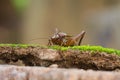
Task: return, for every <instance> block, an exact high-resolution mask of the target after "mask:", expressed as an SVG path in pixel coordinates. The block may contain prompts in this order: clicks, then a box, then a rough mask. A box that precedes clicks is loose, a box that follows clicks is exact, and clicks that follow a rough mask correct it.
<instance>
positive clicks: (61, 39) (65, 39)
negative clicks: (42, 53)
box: [48, 29, 85, 46]
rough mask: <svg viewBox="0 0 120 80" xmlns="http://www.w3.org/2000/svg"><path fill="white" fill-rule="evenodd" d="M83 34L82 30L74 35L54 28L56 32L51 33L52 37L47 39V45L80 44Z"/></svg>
mask: <svg viewBox="0 0 120 80" xmlns="http://www.w3.org/2000/svg"><path fill="white" fill-rule="evenodd" d="M84 35H85V31H82V32H81V33H80V34H78V35H76V36H69V35H67V34H66V33H63V32H60V31H58V30H57V29H56V32H55V34H54V35H53V37H51V38H50V39H49V43H48V45H49V46H50V45H60V46H74V45H80V44H81V41H82V39H83V37H84ZM78 40H79V42H78Z"/></svg>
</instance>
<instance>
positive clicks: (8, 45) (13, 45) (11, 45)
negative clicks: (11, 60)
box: [0, 44, 38, 48]
mask: <svg viewBox="0 0 120 80" xmlns="http://www.w3.org/2000/svg"><path fill="white" fill-rule="evenodd" d="M0 46H2V47H4V46H7V47H22V48H27V47H29V46H38V45H37V44H0Z"/></svg>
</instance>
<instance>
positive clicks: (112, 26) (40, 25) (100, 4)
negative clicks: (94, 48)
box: [0, 0, 120, 49]
mask: <svg viewBox="0 0 120 80" xmlns="http://www.w3.org/2000/svg"><path fill="white" fill-rule="evenodd" d="M119 25H120V0H0V43H26V44H27V43H29V44H41V45H46V44H47V42H48V39H49V38H50V37H51V36H52V35H53V33H54V29H55V28H58V29H59V30H61V31H63V32H66V33H67V34H69V35H77V34H79V33H80V32H81V31H82V30H85V31H86V35H85V37H84V40H83V42H82V45H88V44H89V45H101V46H104V47H110V48H116V49H120V26H119Z"/></svg>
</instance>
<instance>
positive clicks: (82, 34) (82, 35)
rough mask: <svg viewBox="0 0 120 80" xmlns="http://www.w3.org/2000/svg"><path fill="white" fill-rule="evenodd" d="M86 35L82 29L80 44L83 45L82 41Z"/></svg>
mask: <svg viewBox="0 0 120 80" xmlns="http://www.w3.org/2000/svg"><path fill="white" fill-rule="evenodd" d="M84 35H85V31H82V32H81V34H80V40H79V43H78V45H81V42H82V39H83V38H84Z"/></svg>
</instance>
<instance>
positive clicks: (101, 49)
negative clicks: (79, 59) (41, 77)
mask: <svg viewBox="0 0 120 80" xmlns="http://www.w3.org/2000/svg"><path fill="white" fill-rule="evenodd" d="M0 46H2V47H4V46H11V47H22V48H27V47H29V46H33V47H36V46H38V47H42V48H51V49H56V50H62V51H66V50H68V49H73V50H80V51H92V52H95V51H97V52H106V53H108V54H111V53H112V54H116V55H119V56H120V50H116V49H112V48H104V47H102V46H89V45H82V46H73V47H70V46H68V47H63V46H49V47H46V46H41V45H39V44H0Z"/></svg>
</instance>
